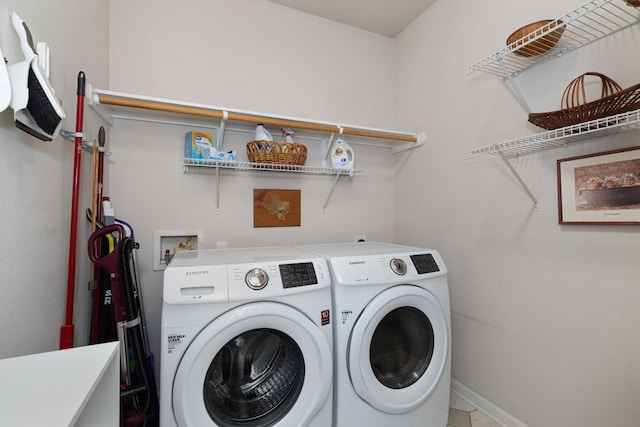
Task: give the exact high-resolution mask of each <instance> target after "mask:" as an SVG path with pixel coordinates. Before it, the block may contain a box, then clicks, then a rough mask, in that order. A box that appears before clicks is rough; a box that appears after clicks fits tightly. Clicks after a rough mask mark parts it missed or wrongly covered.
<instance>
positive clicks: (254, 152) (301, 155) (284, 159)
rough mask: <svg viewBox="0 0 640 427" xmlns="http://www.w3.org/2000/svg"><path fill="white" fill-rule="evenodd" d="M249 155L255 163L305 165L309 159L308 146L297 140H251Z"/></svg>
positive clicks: (248, 147) (250, 159)
mask: <svg viewBox="0 0 640 427" xmlns="http://www.w3.org/2000/svg"><path fill="white" fill-rule="evenodd" d="M247 155H248V156H249V161H250V162H253V163H272V164H273V163H275V164H280V165H303V164H304V161H305V160H306V159H307V147H305V146H304V145H302V144H297V143H295V142H284V141H250V142H248V143H247Z"/></svg>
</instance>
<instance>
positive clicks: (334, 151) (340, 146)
mask: <svg viewBox="0 0 640 427" xmlns="http://www.w3.org/2000/svg"><path fill="white" fill-rule="evenodd" d="M354 162H355V156H354V153H353V149H352V148H351V146H350V145H349V144H347V143H346V142H344V139H342V138H338V139H337V140H336V142H334V143H333V145H332V146H331V166H332V167H334V168H338V169H353V165H354Z"/></svg>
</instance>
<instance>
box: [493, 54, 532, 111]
mask: <svg viewBox="0 0 640 427" xmlns="http://www.w3.org/2000/svg"><path fill="white" fill-rule="evenodd" d="M498 63H499V64H500V67H502V71H503V72H504V75H505V76H506V77H507V80H508V81H509V84H511V87H512V88H513V90H514V91H515V93H516V96H517V97H518V99H520V102H521V103H522V105H523V106H524V109H525V110H527V114H530V113H531V108H530V107H529V104H528V103H527V100H526V99H525V98H524V95H523V94H522V92H521V91H520V88H519V87H518V84H517V83H516V81H515V80H514V79H513V76H512V75H511V73H510V72H509V70H508V69H507V66H506V65H504V61H503V60H502V59H498Z"/></svg>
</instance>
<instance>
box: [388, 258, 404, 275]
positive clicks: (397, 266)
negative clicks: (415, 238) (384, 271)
mask: <svg viewBox="0 0 640 427" xmlns="http://www.w3.org/2000/svg"><path fill="white" fill-rule="evenodd" d="M389 266H390V267H391V270H392V271H393V272H394V273H396V274H397V275H398V276H404V275H405V274H406V273H407V263H406V262H404V261H403V260H401V259H400V258H393V259H391V261H389Z"/></svg>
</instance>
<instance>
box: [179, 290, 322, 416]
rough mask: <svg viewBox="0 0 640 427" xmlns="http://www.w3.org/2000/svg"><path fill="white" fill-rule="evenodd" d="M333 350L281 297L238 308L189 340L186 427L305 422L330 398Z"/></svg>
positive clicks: (182, 406) (183, 404)
mask: <svg viewBox="0 0 640 427" xmlns="http://www.w3.org/2000/svg"><path fill="white" fill-rule="evenodd" d="M332 369H333V365H332V359H331V347H330V344H329V343H328V342H327V337H326V336H325V335H324V333H323V332H322V331H321V330H320V328H319V327H318V326H317V325H316V324H315V323H313V322H312V321H311V320H310V319H309V318H308V317H307V316H305V315H304V314H303V313H301V312H300V311H298V310H296V309H294V308H292V307H290V306H287V305H285V304H280V303H275V302H256V303H249V304H246V305H243V306H240V307H237V308H234V309H232V310H230V311H228V312H226V313H225V314H223V315H221V316H219V317H217V318H216V319H215V320H213V321H212V322H211V323H210V324H209V325H207V326H206V327H205V328H204V329H203V330H202V331H201V332H200V333H199V334H198V335H197V336H196V337H195V338H194V340H193V341H192V342H191V343H190V344H189V347H188V348H187V350H186V351H185V354H184V356H183V357H182V360H181V361H180V364H179V366H178V369H177V371H176V376H175V379H174V384H173V394H172V400H173V411H174V414H175V417H176V420H177V422H178V425H179V426H181V427H201V426H251V427H254V426H255V427H262V426H274V425H278V426H281V425H282V426H285V425H287V426H288V425H304V424H306V423H307V422H309V421H310V420H311V419H312V418H313V416H314V415H315V414H316V413H317V412H318V410H319V409H320V408H321V407H322V405H323V404H324V403H325V401H326V400H327V398H328V394H329V390H330V387H331V377H332Z"/></svg>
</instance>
